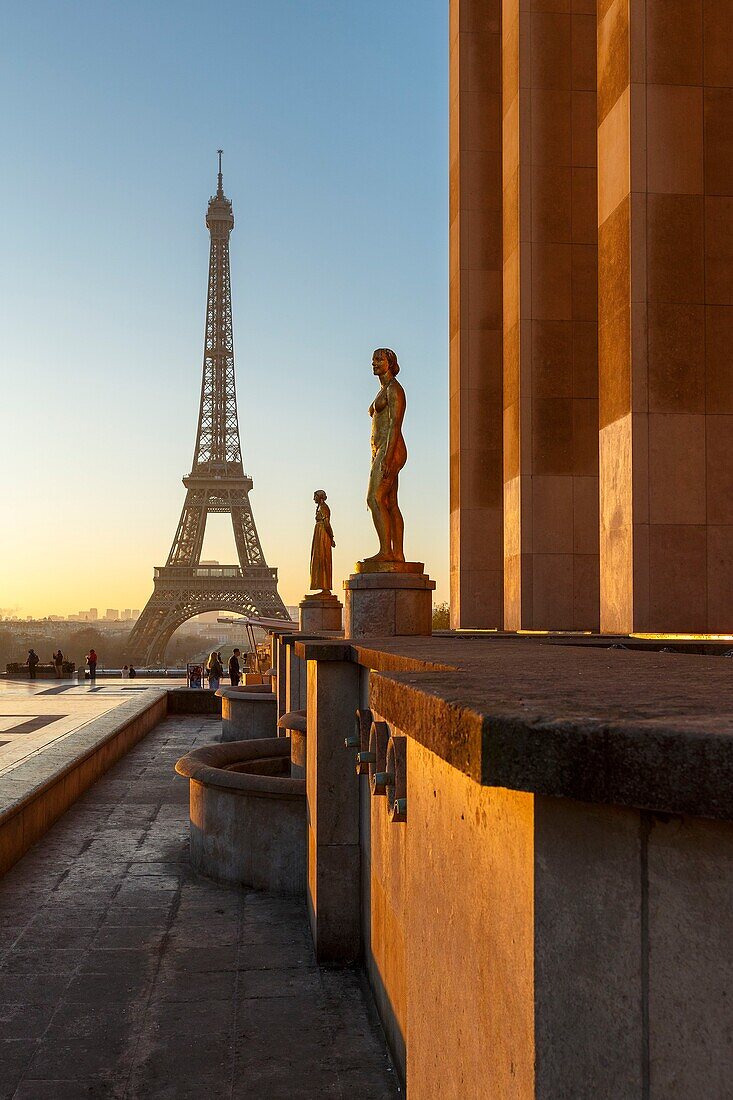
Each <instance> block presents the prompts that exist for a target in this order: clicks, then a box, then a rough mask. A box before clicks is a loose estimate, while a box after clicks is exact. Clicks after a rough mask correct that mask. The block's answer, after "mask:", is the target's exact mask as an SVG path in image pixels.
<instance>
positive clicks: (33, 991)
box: [0, 716, 399, 1100]
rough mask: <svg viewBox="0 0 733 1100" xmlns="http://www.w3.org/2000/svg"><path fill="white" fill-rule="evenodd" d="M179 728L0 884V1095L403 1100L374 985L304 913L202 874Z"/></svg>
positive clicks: (88, 800) (184, 732)
mask: <svg viewBox="0 0 733 1100" xmlns="http://www.w3.org/2000/svg"><path fill="white" fill-rule="evenodd" d="M219 728H220V726H219V723H218V721H216V720H214V719H210V718H207V717H198V716H197V717H195V718H193V717H181V718H179V717H171V718H168V719H166V720H165V721H164V722H163V723H161V725H160V726H158V727H157V728H156V729H155V730H153V732H152V733H150V734H149V735H148V737H147V738H146V739H145V740H144V741H143V742H142V743H141V744H140V745H138V746H137V747H136V748H135V749H133V750H132V751H131V752H130V753H129V754H128V755H127V756H126V757H125V758H124V760H122V761H120V763H119V764H117V765H116V766H115V767H114V768H113V769H111V770H110V771H109V772H108V773H107V774H106V775H105V776H104V777H103V778H102V779H100V780H99V781H98V782H97V783H96V784H95V785H94V786H93V787H92V788H91V789H90V790H89V791H87V793H86V794H85V795H83V796H82V798H81V799H79V801H78V802H77V803H76V804H75V805H74V806H73V807H72V808H71V809H70V810H69V811H68V812H67V813H66V814H65V815H64V817H62V818H61V820H60V821H59V822H57V824H56V825H55V826H54V827H53V828H52V829H51V830H50V832H48V833H47V834H46V836H45V837H44V838H43V840H41V841H40V842H39V843H38V844H37V845H36V846H35V847H34V848H32V849H31V850H30V851H29V852H28V853H27V855H26V856H25V857H24V858H23V859H22V860H21V861H20V863H18V864H17V865H16V866H15V867H14V868H13V869H12V870H11V871H10V872H9V873H8V874H7V875H6V876H5V877H4V878H3V879H2V880H0V1098H3V1100H5V1098H11V1097H12V1098H14V1100H41V1098H50V1097H53V1098H54V1100H64V1098H73V1100H77V1098H82V1097H105V1098H106V1097H109V1098H113V1100H116V1098H120V1100H121V1098H125V1100H137V1098H139V1100H156V1098H171V1100H179V1098H184V1097H197V1098H200V1100H204V1098H209V1097H212V1098H213V1097H217V1098H219V1097H227V1098H239V1097H266V1098H267V1100H280V1098H282V1100H286V1098H287V1100H297V1098H298V1097H326V1098H327V1097H334V1098H336V1097H338V1098H342V1097H343V1098H345V1097H349V1098H350V1100H351V1098H353V1100H372V1098H373V1100H387V1098H392V1097H395V1096H398V1095H399V1090H398V1088H397V1085H396V1083H395V1077H394V1073H393V1071H392V1069H391V1066H390V1064H389V1061H388V1059H387V1056H386V1053H385V1046H384V1037H383V1034H382V1032H381V1029H380V1027H379V1024H378V1021H377V1019H376V1016H375V1013H374V1008H373V1005H372V1003H371V1000H370V997H369V994H368V990H367V988H366V985H365V983H364V980H363V977H362V975H361V974H360V973H359V972H358V971H354V970H345V971H344V970H331V971H329V970H323V969H320V968H318V967H317V966H316V964H315V961H314V957H313V951H312V946H311V941H310V936H309V933H308V927H307V918H306V915H305V908H304V904H303V903H302V902H301V901H299V900H289V899H282V898H276V897H273V896H270V895H266V894H258V893H255V892H253V891H246V890H234V889H230V888H227V887H219V886H217V885H215V884H214V883H211V882H208V881H206V880H204V879H201V878H197V877H196V876H195V875H194V874H193V872H192V871H191V870H190V867H189V864H188V812H187V811H188V786H187V784H186V783H185V782H184V781H183V780H182V779H180V778H178V777H177V776H175V775H174V772H173V765H174V763H175V761H176V760H177V759H178V757H179V756H181V755H182V754H183V753H184V752H187V751H188V750H189V749H190V748H192V747H193V746H194V745H195V744H199V745H200V744H206V743H209V742H211V741H213V740H215V739H216V736H217V734H218V731H219Z"/></svg>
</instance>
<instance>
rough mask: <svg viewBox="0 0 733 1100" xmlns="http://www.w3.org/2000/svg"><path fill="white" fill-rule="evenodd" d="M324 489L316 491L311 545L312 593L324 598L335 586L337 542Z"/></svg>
mask: <svg viewBox="0 0 733 1100" xmlns="http://www.w3.org/2000/svg"><path fill="white" fill-rule="evenodd" d="M326 499H327V498H326V494H325V492H324V490H323V489H316V491H315V493H314V494H313V500H314V501H315V504H316V526H315V529H314V531H313V542H312V543H311V591H319V592H320V594H321V595H322V596H325V595H327V594H328V593H330V591H331V586H332V584H333V564H332V558H333V554H332V551H333V547H334V546H335V545H336V541H335V539H334V537H333V531H332V529H331V509H330V508H329V507H328V505H327V504H326Z"/></svg>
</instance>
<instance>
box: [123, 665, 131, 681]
mask: <svg viewBox="0 0 733 1100" xmlns="http://www.w3.org/2000/svg"><path fill="white" fill-rule="evenodd" d="M122 679H123V680H129V679H130V669H129V667H128V666H127V665H125V666H124V668H123V669H122Z"/></svg>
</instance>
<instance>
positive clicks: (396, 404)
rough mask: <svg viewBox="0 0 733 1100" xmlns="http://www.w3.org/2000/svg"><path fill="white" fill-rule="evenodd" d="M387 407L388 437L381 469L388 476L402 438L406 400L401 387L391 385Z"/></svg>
mask: <svg viewBox="0 0 733 1100" xmlns="http://www.w3.org/2000/svg"><path fill="white" fill-rule="evenodd" d="M387 407H388V408H389V437H388V439H387V453H386V454H385V456H384V465H383V469H384V472H385V474H389V472H390V470H391V468H392V462H393V460H394V453H395V448H396V447H397V444H398V442H399V440H400V439H401V438H402V422H403V420H404V419H405V409H406V408H407V400H406V399H405V391H404V390H403V389H402V386H399V385H396V386H395V385H394V384H393V385H392V386H390V388H389V393H388V395H387Z"/></svg>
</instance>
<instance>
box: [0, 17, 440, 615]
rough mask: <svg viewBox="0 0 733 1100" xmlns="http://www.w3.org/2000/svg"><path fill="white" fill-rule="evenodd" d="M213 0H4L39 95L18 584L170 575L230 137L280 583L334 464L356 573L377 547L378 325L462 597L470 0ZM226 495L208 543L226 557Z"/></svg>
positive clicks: (244, 387)
mask: <svg viewBox="0 0 733 1100" xmlns="http://www.w3.org/2000/svg"><path fill="white" fill-rule="evenodd" d="M426 9H429V12H426ZM205 11H206V9H204V8H203V7H201V8H200V9H199V8H198V7H197V6H196V5H194V6H193V7H192V8H191V7H189V8H186V9H185V10H184V9H170V10H169V9H168V8H163V7H162V6H161V7H159V6H157V5H152V6H149V5H143V4H142V3H134V2H133V3H132V4H131V5H126V6H125V9H124V12H123V11H122V10H121V9H120V10H119V11H118V10H116V9H114V8H111V7H100V6H98V5H95V4H92V3H91V2H86V3H81V4H80V5H77V6H75V7H74V8H73V9H68V10H67V9H66V8H64V9H58V8H57V7H56V6H55V5H53V4H51V3H49V2H46V3H40V4H38V5H34V6H33V8H32V9H21V8H16V9H13V10H10V11H9V12H7V13H6V15H5V18H4V27H5V32H6V33H5V35H4V37H3V42H2V44H0V61H2V64H0V89H2V91H4V93H5V101H6V102H10V101H12V102H13V103H14V104H16V108H15V109H14V110H13V111H12V112H6V113H5V116H4V118H3V119H2V120H1V121H0V138H1V139H2V142H3V148H4V150H5V153H6V158H7V160H8V163H9V164H10V165H14V166H15V170H14V171H10V172H6V173H4V175H3V177H2V178H1V179H0V201H1V202H2V203H3V206H4V209H5V210H6V211H16V210H18V208H19V203H20V205H21V207H23V208H26V207H28V208H31V209H32V210H33V217H32V219H30V221H29V219H28V218H26V217H22V216H19V217H11V218H7V219H6V225H5V228H4V234H3V253H4V259H5V263H4V265H3V267H2V270H0V337H1V338H2V341H3V349H4V361H5V362H6V363H8V364H9V383H8V385H9V387H10V388H9V390H8V392H9V393H12V395H13V398H14V400H13V402H12V415H8V413H6V415H5V417H3V420H2V427H3V439H4V443H5V449H4V479H5V489H6V507H7V508H8V511H9V513H11V514H12V515H13V517H14V525H13V530H12V534H11V536H10V537H9V538H6V539H5V540H3V544H2V546H1V547H0V602H1V603H3V604H5V605H7V606H9V607H11V608H17V612H15V611H13V612H12V613H17V614H18V615H27V614H31V615H43V614H49V613H51V614H55V613H56V611H58V610H59V609H60V608H69V609H71V608H77V609H78V608H85V607H91V606H96V607H98V608H100V609H102V608H106V607H107V606H110V607H112V608H124V607H130V608H132V607H133V606H134V607H142V606H144V603H145V601H146V600H147V598H148V596H149V595H150V593H151V591H152V571H153V567H154V566H156V565H161V564H163V563H164V561H165V557H166V554H167V551H168V548H169V545H170V538H171V532H172V530H174V529H175V524H176V522H177V519H178V516H179V514H180V509H181V505H182V503H183V498H184V489H183V487H182V485H181V476H182V475H183V474H184V473H186V472H187V470H188V468H189V466H190V462H191V455H192V451H193V443H194V432H195V426H196V414H197V408H198V396H199V386H200V374H201V359H202V335H203V332H202V330H203V320H204V310H205V287H206V274H207V252H208V234H207V232H206V228H205V226H204V214H205V211H206V204H207V201H208V198H209V196H210V195H211V194H212V192H213V191H214V190H215V186H216V149H217V148H218V147H223V148H224V171H225V180H226V185H227V193H228V194H229V195H230V197H231V198H232V200H233V203H234V215H235V219H236V226H235V229H234V233H233V235H232V242H231V254H232V290H233V308H234V338H235V348H236V362H237V386H238V402H239V411H240V427H241V434H242V446H243V451H244V461H245V466H246V468H247V471H248V473H249V474H251V476H252V478H253V480H254V490H253V493H252V505H253V508H254V512H255V516H256V520H257V527H258V530H259V533H260V537H261V539H262V544H263V549H264V552H265V554H266V557H267V560H268V563H270V564H272V565H273V566H275V567H277V568H278V570H279V578H280V593H281V595H282V597H283V599H284V600H285V602H286V603H287V604H289V605H294V604H297V603H298V602H299V600H300V599H301V598H302V596H303V594H304V592H305V591H306V589H307V584H308V559H309V550H310V540H311V535H312V524H313V503H312V494H313V490H314V489H316V488H320V487H323V488H325V489H326V490H327V492H328V494H329V503H330V504H331V507H332V517H333V526H334V532H335V536H336V550H335V554H334V581H335V586H336V587H337V588H338V587H339V586H340V582H341V579H342V578H344V577H346V576H347V575H348V574H349V572H351V570H352V568H353V562H354V561H355V560H357V559H358V558H360V557H363V556H364V555H365V554H370V553H374V551H375V550H376V545H375V537H374V532H373V529H372V526H371V521H370V519H369V516H368V514H367V511H366V506H365V499H364V498H365V492H366V482H367V476H368V470H369V417H368V415H367V409H368V407H369V404H370V402H371V401H372V399H373V396H374V392H375V384H374V379H373V376H372V372H371V366H370V364H371V354H372V351H373V349H374V348H375V347H378V346H391V347H393V348H394V349H395V350H396V352H397V354H398V357H399V359H400V363H401V366H402V374H401V375H400V378H401V380H403V381H404V386H405V390H406V392H407V400H408V412H407V417H406V422H405V436H406V440H407V445H408V449H409V452H410V457H409V460H408V464H407V466H406V468H405V471H404V473H403V475H402V478H401V486H400V495H401V503H402V508H403V511H404V514H405V518H406V552H407V554H408V556H410V557H413V558H419V559H420V560H424V561H425V563H426V568H427V569H428V571H429V572H430V573H431V575H432V576H434V577H435V579H436V580H437V582H438V589H437V591H436V599H437V600H438V601H440V600H441V599H447V597H448V589H447V571H448V462H447V458H448V423H447V391H448V369H447V335H448V334H447V306H448V302H447V299H448V293H447V232H446V211H447V171H446V163H447V104H448V93H447V52H446V48H445V43H446V40H447V13H446V7H445V5H444V4H443V3H442V2H438V0H419V2H417V0H412V2H410V0H406V2H405V3H403V4H401V5H399V6H395V5H390V4H388V3H387V2H386V0H375V2H374V3H372V4H370V5H368V6H362V5H356V4H344V5H334V4H333V3H331V2H326V0H313V2H312V3H309V4H308V5H302V4H296V3H292V2H286V0H274V2H273V3H271V4H269V5H267V6H266V10H265V9H264V8H263V6H262V5H259V4H254V3H240V4H232V3H224V4H223V5H221V6H220V8H219V9H217V19H216V20H215V21H208V20H206V19H202V18H199V16H200V15H203V14H204V13H205ZM222 23H224V24H226V26H227V34H226V36H225V38H224V39H222V36H221V34H220V30H219V28H220V26H221V25H222ZM152 43H155V48H154V49H153V48H152ZM21 182H22V186H21V190H20V192H19V190H18V188H19V183H21ZM29 333H32V334H33V338H32V339H29V338H28V334H29ZM9 407H10V404H8V405H7V406H6V408H9ZM219 518H221V519H225V520H226V522H227V523H228V517H217V516H213V517H211V519H210V521H209V525H208V528H207V539H206V542H205V544H204V556H205V557H207V558H208V557H213V558H217V559H218V560H219V561H222V562H225V563H226V562H230V561H234V560H236V559H235V557H234V547H233V539H232V538H231V533H230V528H229V529H227V527H226V526H225V525H224V524H223V523H222V524H219V523H217V522H216V521H217V520H218V519H219Z"/></svg>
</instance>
